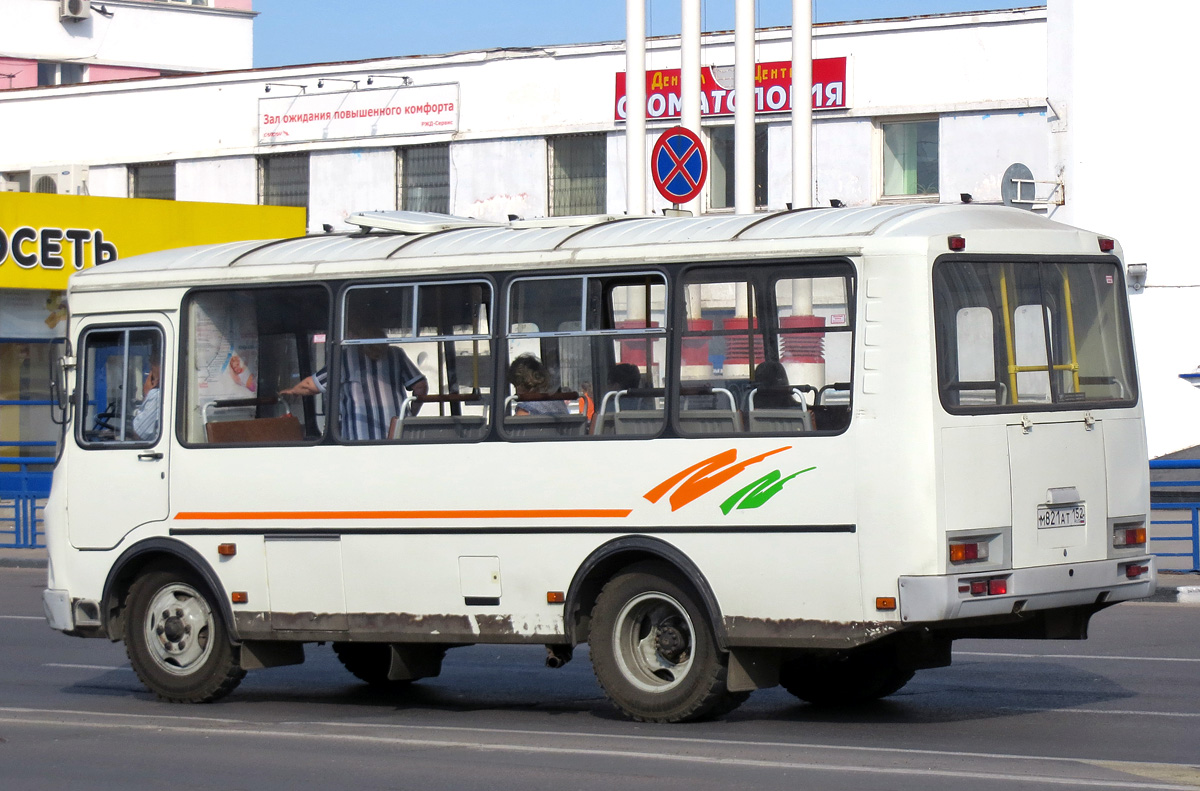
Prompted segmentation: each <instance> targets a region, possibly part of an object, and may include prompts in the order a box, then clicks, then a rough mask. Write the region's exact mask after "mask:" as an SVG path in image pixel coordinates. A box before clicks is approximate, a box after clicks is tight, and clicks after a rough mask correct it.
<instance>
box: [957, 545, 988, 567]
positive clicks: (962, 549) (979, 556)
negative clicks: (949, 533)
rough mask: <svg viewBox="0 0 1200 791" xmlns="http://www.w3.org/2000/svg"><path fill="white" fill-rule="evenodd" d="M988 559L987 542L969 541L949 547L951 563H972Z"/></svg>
mask: <svg viewBox="0 0 1200 791" xmlns="http://www.w3.org/2000/svg"><path fill="white" fill-rule="evenodd" d="M987 559H988V542H987V541H970V542H967V543H955V544H951V545H950V562H951V563H972V562H975V561H979V560H987Z"/></svg>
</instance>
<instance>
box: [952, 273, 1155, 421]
mask: <svg viewBox="0 0 1200 791" xmlns="http://www.w3.org/2000/svg"><path fill="white" fill-rule="evenodd" d="M1124 292H1125V289H1124V280H1123V279H1122V277H1121V271H1120V267H1119V265H1118V264H1117V263H1116V262H1114V261H1103V262H1096V261H1092V262H1039V261H996V260H988V261H978V260H976V261H964V260H949V261H942V262H940V263H939V264H938V265H937V266H936V267H935V268H934V273H933V296H934V317H935V321H936V331H937V357H938V386H939V391H940V393H941V400H942V404H943V405H944V406H945V407H946V409H947V410H949V411H950V412H970V413H978V412H991V411H999V412H1004V411H1014V410H1039V409H1040V410H1048V409H1066V408H1069V409H1079V408H1087V409H1091V408H1103V407H1122V406H1130V405H1132V404H1134V403H1136V401H1137V381H1136V379H1135V376H1134V369H1133V353H1132V344H1131V340H1130V333H1129V317H1128V313H1127V310H1126V303H1125V293H1124Z"/></svg>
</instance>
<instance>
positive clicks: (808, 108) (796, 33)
mask: <svg viewBox="0 0 1200 791" xmlns="http://www.w3.org/2000/svg"><path fill="white" fill-rule="evenodd" d="M810 206H812V0H792V208H795V209H807V208H809V207H810Z"/></svg>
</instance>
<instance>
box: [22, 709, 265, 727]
mask: <svg viewBox="0 0 1200 791" xmlns="http://www.w3.org/2000/svg"><path fill="white" fill-rule="evenodd" d="M0 712H11V713H13V714H52V715H55V716H62V715H68V714H69V715H71V716H74V717H78V716H83V717H113V718H116V717H123V718H134V719H139V720H183V721H185V722H226V723H228V722H232V723H236V724H238V725H252V724H253V723H251V722H250V721H248V720H235V719H227V718H224V717H191V716H187V715H183V714H125V713H122V712H118V711H81V710H78V709H29V708H21V707H19V706H0Z"/></svg>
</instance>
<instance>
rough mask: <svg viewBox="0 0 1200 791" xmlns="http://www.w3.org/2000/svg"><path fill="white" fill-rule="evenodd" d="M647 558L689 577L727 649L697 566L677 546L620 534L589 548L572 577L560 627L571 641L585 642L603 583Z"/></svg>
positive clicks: (714, 606) (717, 610)
mask: <svg viewBox="0 0 1200 791" xmlns="http://www.w3.org/2000/svg"><path fill="white" fill-rule="evenodd" d="M646 560H654V561H660V562H663V563H666V564H667V565H669V566H671V567H672V568H673V569H675V570H676V571H677V572H679V573H680V574H681V575H683V577H684V578H685V579H686V580H687V581H688V583H689V584H690V585H691V586H692V588H693V589H694V590H695V591H696V594H697V595H698V596H699V597H700V600H701V603H702V604H703V605H704V609H705V612H706V614H707V616H708V622H709V626H710V627H711V628H712V633H713V637H714V638H715V639H716V642H717V645H718V647H720V648H721V649H722V650H726V649H728V647H729V646H728V640H727V635H726V633H725V625H724V619H723V618H722V616H721V607H720V605H719V604H718V603H717V597H716V595H714V594H713V591H712V587H711V586H710V585H709V584H708V580H707V579H706V578H705V576H704V574H702V573H701V571H700V568H699V567H698V566H697V565H696V564H695V562H693V561H692V559H691V558H689V557H688V556H687V554H685V553H684V552H683V551H682V550H680V549H679V548H678V547H676V546H674V545H673V544H670V543H668V542H666V541H663V540H662V539H660V538H654V537H653V536H622V537H621V538H614V539H613V540H611V541H608V542H606V543H604V544H601V545H600V546H599V547H597V548H596V549H595V550H593V551H592V553H591V554H590V555H588V556H587V558H585V559H584V561H583V563H581V564H580V566H579V568H578V569H577V570H576V571H575V576H574V577H573V578H572V579H571V586H570V588H568V589H567V597H566V604H565V606H564V608H563V627H564V629H565V630H566V634H567V639H568V640H569V641H570V642H571V644H573V645H577V644H579V643H582V642H586V641H587V638H588V632H589V631H590V629H591V612H592V607H593V606H594V605H595V603H596V597H597V596H599V595H600V590H601V589H602V588H603V587H604V584H605V583H606V582H608V581H609V580H610V579H612V578H613V577H614V576H615V575H616V574H618V573H619V572H620V571H621V569H623V568H626V567H628V566H631V565H633V564H634V563H638V562H641V561H646Z"/></svg>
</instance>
